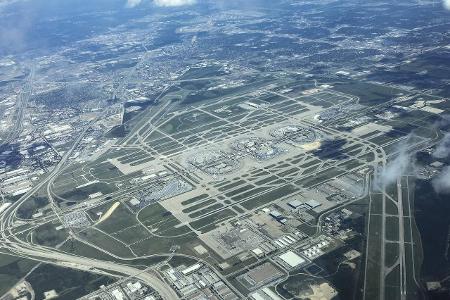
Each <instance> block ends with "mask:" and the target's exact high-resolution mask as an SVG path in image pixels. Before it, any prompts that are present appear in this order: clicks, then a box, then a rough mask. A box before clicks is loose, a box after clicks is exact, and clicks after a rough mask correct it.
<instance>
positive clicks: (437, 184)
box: [431, 166, 450, 194]
mask: <svg viewBox="0 0 450 300" xmlns="http://www.w3.org/2000/svg"><path fill="white" fill-rule="evenodd" d="M431 183H432V184H433V188H434V190H435V191H436V192H437V193H439V194H449V193H450V166H447V167H445V168H444V169H442V171H441V173H439V174H438V175H436V176H435V177H434V178H433V179H432V181H431Z"/></svg>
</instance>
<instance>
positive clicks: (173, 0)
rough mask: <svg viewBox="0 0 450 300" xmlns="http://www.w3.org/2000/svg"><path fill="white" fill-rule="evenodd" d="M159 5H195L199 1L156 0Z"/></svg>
mask: <svg viewBox="0 0 450 300" xmlns="http://www.w3.org/2000/svg"><path fill="white" fill-rule="evenodd" d="M153 2H154V3H155V5H157V6H164V7H171V6H183V5H193V4H195V3H197V0H154V1H153Z"/></svg>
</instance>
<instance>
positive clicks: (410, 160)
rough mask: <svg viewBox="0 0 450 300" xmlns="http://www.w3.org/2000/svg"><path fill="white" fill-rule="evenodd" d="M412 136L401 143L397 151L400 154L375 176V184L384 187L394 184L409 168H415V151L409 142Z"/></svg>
mask: <svg viewBox="0 0 450 300" xmlns="http://www.w3.org/2000/svg"><path fill="white" fill-rule="evenodd" d="M411 137H412V136H409V137H408V138H407V139H406V140H405V141H403V142H402V143H400V145H399V146H398V149H397V152H398V155H397V157H395V159H394V160H392V161H390V162H388V163H387V165H386V166H385V167H384V168H383V169H382V170H379V171H378V172H377V174H376V178H375V186H376V187H382V186H388V185H390V184H393V183H394V182H396V181H397V178H398V177H400V176H402V175H404V174H405V173H406V172H407V171H408V170H410V169H415V152H411V151H410V149H409V143H410V139H411Z"/></svg>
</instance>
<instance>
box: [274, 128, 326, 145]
mask: <svg viewBox="0 0 450 300" xmlns="http://www.w3.org/2000/svg"><path fill="white" fill-rule="evenodd" d="M270 135H271V136H273V137H274V138H275V139H277V140H279V141H286V140H289V141H292V142H294V143H297V144H308V143H312V142H315V141H317V140H319V139H320V136H319V134H318V133H317V132H316V131H315V130H313V129H311V128H305V127H302V126H298V125H287V126H283V127H279V128H276V129H274V130H272V131H271V132H270Z"/></svg>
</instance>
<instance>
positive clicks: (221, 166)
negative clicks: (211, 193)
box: [187, 150, 240, 175]
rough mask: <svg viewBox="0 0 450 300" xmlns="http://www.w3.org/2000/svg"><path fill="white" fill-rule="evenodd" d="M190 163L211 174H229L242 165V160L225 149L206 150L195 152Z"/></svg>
mask: <svg viewBox="0 0 450 300" xmlns="http://www.w3.org/2000/svg"><path fill="white" fill-rule="evenodd" d="M187 162H188V164H190V165H191V166H194V167H195V168H197V169H199V170H201V171H202V172H204V173H206V174H209V175H223V174H229V173H232V172H234V171H236V170H237V169H239V167H240V162H239V161H238V160H237V159H235V158H234V157H233V156H232V155H231V154H229V153H226V152H223V151H219V150H218V151H204V152H200V153H198V154H194V155H193V156H191V157H189V158H188V160H187Z"/></svg>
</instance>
